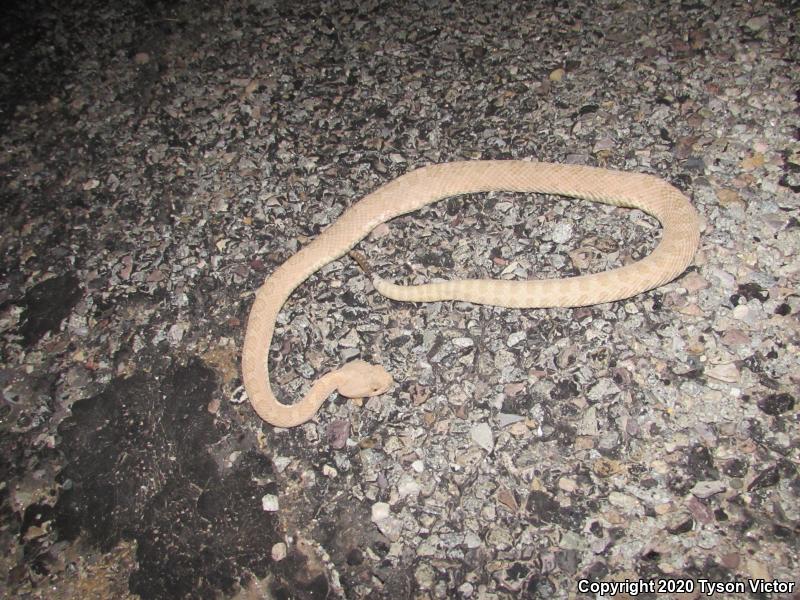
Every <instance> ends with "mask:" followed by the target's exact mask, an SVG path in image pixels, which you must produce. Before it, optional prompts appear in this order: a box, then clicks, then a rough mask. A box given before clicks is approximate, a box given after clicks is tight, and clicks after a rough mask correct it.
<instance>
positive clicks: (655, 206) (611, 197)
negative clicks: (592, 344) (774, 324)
mask: <svg viewBox="0 0 800 600" xmlns="http://www.w3.org/2000/svg"><path fill="white" fill-rule="evenodd" d="M488 191H511V192H530V193H534V192H535V193H545V194H556V195H561V196H569V197H573V198H581V199H585V200H592V201H595V202H601V203H604V204H611V205H615V206H622V207H628V208H638V209H640V210H642V211H644V212H646V213H648V214H650V215H652V216H654V217H655V218H656V219H658V220H659V221H660V223H661V225H662V227H663V233H662V237H661V241H660V243H659V244H658V246H657V247H656V249H655V250H654V251H653V252H652V253H651V254H650V255H648V256H646V257H645V258H643V259H642V260H639V261H637V262H634V263H632V264H628V265H626V266H623V267H620V268H617V269H612V270H609V271H604V272H602V273H595V274H591V275H581V276H577V277H569V278H566V279H540V280H530V281H507V280H494V279H471V280H461V281H448V282H443V283H429V284H424V285H416V286H399V285H395V284H392V283H389V282H387V281H384V280H382V279H380V278H379V277H374V278H373V284H374V286H375V289H376V290H378V292H380V293H381V294H383V295H384V296H387V297H389V298H392V299H394V300H404V301H410V302H431V301H436V300H463V301H466V302H474V303H478V304H490V305H495V306H504V307H509V308H546V307H555V306H561V307H569V306H587V305H591V304H600V303H603V302H612V301H615V300H621V299H623V298H629V297H631V296H634V295H636V294H639V293H641V292H645V291H647V290H651V289H653V288H656V287H658V286H660V285H663V284H665V283H667V282H669V281H671V280H672V279H674V278H675V277H677V276H678V275H680V274H681V273H682V272H683V271H684V270H685V269H686V267H687V265H688V264H689V262H690V261H691V260H692V257H693V255H694V252H695V250H696V249H697V245H698V243H699V239H700V222H699V218H698V215H697V212H696V211H695V209H694V208H693V207H692V205H691V204H690V203H689V200H688V199H687V198H686V196H684V195H683V194H682V193H681V192H680V191H679V190H677V189H676V188H675V187H673V186H672V185H670V184H668V183H667V182H665V181H664V180H662V179H660V178H658V177H654V176H652V175H644V174H637V173H627V172H621V171H611V170H607V169H600V168H595V167H586V166H579V165H561V164H551V163H538V162H527V161H516V160H500V161H462V162H451V163H443V164H435V165H431V166H427V167H423V168H420V169H417V170H414V171H411V172H409V173H407V174H405V175H402V176H401V177H398V178H397V179H395V180H393V181H391V182H389V183H387V184H385V185H383V186H382V187H380V188H378V189H377V190H375V191H374V192H372V193H371V194H369V195H367V196H365V197H364V198H362V199H361V200H360V201H359V202H356V203H355V204H354V205H352V206H351V207H350V208H348V209H347V210H346V211H345V212H344V213H343V214H342V215H341V217H339V219H338V220H336V222H334V223H333V224H332V225H330V226H329V227H328V228H327V229H326V230H325V231H323V232H322V233H321V234H320V235H319V236H318V237H316V238H315V239H314V240H312V241H311V242H310V243H309V244H308V245H306V246H305V247H304V248H302V249H301V250H300V251H298V252H297V253H296V254H294V255H293V256H291V257H290V258H289V259H288V260H287V261H286V262H285V263H283V264H282V265H281V266H280V267H278V268H277V269H276V270H275V272H274V273H273V274H272V275H271V276H270V277H268V278H267V280H266V281H265V282H264V284H263V285H262V286H261V287H260V288H259V289H258V290H257V292H256V296H255V300H254V302H253V306H252V308H251V310H250V316H249V319H248V323H247V330H246V333H245V338H244V348H243V352H242V375H243V377H244V385H245V389H246V391H247V395H248V397H249V398H250V402H251V403H252V405H253V408H254V409H255V411H256V412H257V413H258V415H259V416H260V417H261V418H262V419H264V420H265V421H267V422H269V423H271V424H272V425H275V426H278V427H292V426H295V425H299V424H301V423H304V422H305V421H308V420H309V419H311V418H312V417H313V416H314V414H315V413H316V412H317V410H318V409H319V407H320V406H321V405H322V403H323V402H324V401H325V400H326V399H327V398H328V396H330V395H331V394H332V393H333V392H335V391H338V392H339V393H340V394H342V395H344V396H347V397H351V398H359V397H366V396H374V395H378V394H382V393H384V392H386V391H387V390H388V389H389V388H390V387H391V386H392V384H393V381H392V377H391V376H390V375H389V373H388V372H387V371H386V370H385V369H384V368H383V367H381V366H379V365H371V364H368V363H366V362H364V361H361V360H356V361H351V362H349V363H347V364H345V365H344V366H342V367H341V368H339V369H337V370H335V371H332V372H329V373H327V374H325V375H323V376H322V377H320V378H319V379H317V380H316V381H315V382H314V383H313V384H312V386H311V388H310V390H309V392H308V393H307V395H306V396H305V398H303V399H302V400H301V401H300V402H297V403H295V404H283V403H281V402H279V401H278V400H277V399H276V398H275V396H274V394H273V393H272V388H271V387H270V383H269V370H268V367H267V355H268V352H269V347H270V343H271V342H272V335H273V332H274V329H275V321H276V319H277V317H278V312H279V311H280V310H281V307H282V306H283V304H284V303H285V302H286V300H287V298H288V297H289V295H290V294H291V293H292V291H293V290H294V289H295V288H296V287H297V286H298V285H300V284H301V283H302V282H303V281H305V280H306V279H307V278H308V277H309V276H310V275H311V274H312V273H314V272H316V271H317V270H319V269H320V268H322V267H324V266H325V265H327V264H328V263H330V262H331V261H333V260H336V259H337V258H339V257H341V256H342V255H344V254H345V253H347V252H348V251H349V250H350V249H352V248H353V246H355V245H356V244H357V243H358V242H359V241H361V240H362V239H364V237H366V236H367V235H368V234H369V233H370V231H372V230H373V229H374V228H375V227H376V226H378V225H380V224H381V223H384V222H386V221H388V220H389V219H392V218H394V217H397V216H398V215H402V214H405V213H408V212H411V211H415V210H417V209H419V208H421V207H423V206H425V205H426V204H429V203H431V202H435V201H437V200H441V199H443V198H447V197H449V196H455V195H458V194H467V193H475V192H488Z"/></svg>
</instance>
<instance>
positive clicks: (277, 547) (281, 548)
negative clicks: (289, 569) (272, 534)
mask: <svg viewBox="0 0 800 600" xmlns="http://www.w3.org/2000/svg"><path fill="white" fill-rule="evenodd" d="M284 558H286V544H284V543H283V542H278V543H277V544H274V545H273V546H272V560H274V561H275V562H278V561H280V560H283V559H284Z"/></svg>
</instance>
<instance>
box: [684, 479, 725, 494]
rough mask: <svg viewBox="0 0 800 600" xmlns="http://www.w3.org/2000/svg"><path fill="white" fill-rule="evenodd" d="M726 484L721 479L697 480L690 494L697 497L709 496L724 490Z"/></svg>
mask: <svg viewBox="0 0 800 600" xmlns="http://www.w3.org/2000/svg"><path fill="white" fill-rule="evenodd" d="M725 489H726V486H725V484H724V483H723V482H721V481H698V482H697V483H696V484H695V485H694V487H693V488H692V494H694V495H695V496H697V497H698V498H709V497H711V496H713V495H714V494H719V493H720V492H724V491H725Z"/></svg>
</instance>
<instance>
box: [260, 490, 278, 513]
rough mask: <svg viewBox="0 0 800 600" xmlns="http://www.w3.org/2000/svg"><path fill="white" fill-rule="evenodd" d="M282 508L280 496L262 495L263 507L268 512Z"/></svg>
mask: <svg viewBox="0 0 800 600" xmlns="http://www.w3.org/2000/svg"><path fill="white" fill-rule="evenodd" d="M279 508H280V506H279V505H278V497H277V496H276V495H275V494H265V495H264V496H261V509H262V510H264V511H266V512H275V511H277V510H278V509H279Z"/></svg>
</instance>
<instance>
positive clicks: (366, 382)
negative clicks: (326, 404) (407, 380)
mask: <svg viewBox="0 0 800 600" xmlns="http://www.w3.org/2000/svg"><path fill="white" fill-rule="evenodd" d="M337 374H338V379H339V385H338V386H337V389H338V390H339V393H340V394H341V395H342V396H347V397H348V398H366V397H367V396H380V395H381V394H383V393H384V392H386V391H387V390H389V388H391V387H392V385H394V380H393V379H392V376H391V375H389V372H388V371H387V370H386V369H384V368H383V367H382V366H380V365H371V364H369V363H368V362H364V361H363V360H354V361H352V362H349V363H347V364H346V365H344V366H343V367H342V368H341V369H339V371H338V373H337Z"/></svg>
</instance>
